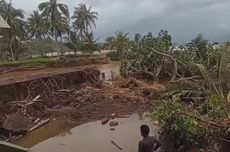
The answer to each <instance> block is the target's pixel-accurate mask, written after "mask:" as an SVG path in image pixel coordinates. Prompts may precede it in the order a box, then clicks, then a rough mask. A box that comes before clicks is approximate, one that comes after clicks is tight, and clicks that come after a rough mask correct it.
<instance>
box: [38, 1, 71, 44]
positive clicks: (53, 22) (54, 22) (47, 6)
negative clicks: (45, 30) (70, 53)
mask: <svg viewBox="0 0 230 152" xmlns="http://www.w3.org/2000/svg"><path fill="white" fill-rule="evenodd" d="M38 8H39V10H40V11H42V16H44V17H45V18H46V19H47V20H48V21H49V24H50V31H51V34H52V36H53V37H55V40H56V41H57V38H58V30H59V31H60V29H61V27H60V26H62V24H61V23H63V20H62V19H63V17H65V18H69V10H68V6H67V5H66V4H62V3H58V2H57V0H50V1H49V2H43V3H40V4H39V6H38ZM60 20H61V22H60ZM65 24H66V23H65ZM67 24H68V23H67Z"/></svg>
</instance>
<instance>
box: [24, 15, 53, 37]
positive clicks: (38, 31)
mask: <svg viewBox="0 0 230 152" xmlns="http://www.w3.org/2000/svg"><path fill="white" fill-rule="evenodd" d="M27 20H28V21H27V32H28V33H29V34H30V37H35V38H36V39H42V36H43V37H45V35H47V34H48V26H49V24H48V22H47V20H46V19H45V18H44V17H42V16H41V15H40V14H39V12H38V11H33V14H30V17H29V18H28V19H27Z"/></svg>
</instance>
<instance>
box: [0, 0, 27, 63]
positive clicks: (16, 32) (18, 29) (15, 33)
mask: <svg viewBox="0 0 230 152" xmlns="http://www.w3.org/2000/svg"><path fill="white" fill-rule="evenodd" d="M0 15H1V16H2V17H3V19H4V20H5V21H6V22H7V23H8V25H9V26H10V27H11V28H10V29H8V30H7V31H6V32H5V35H4V36H5V39H7V41H8V42H9V43H8V47H9V50H10V54H11V58H12V60H13V61H14V59H15V58H14V51H16V50H13V45H14V42H16V41H18V39H19V38H24V37H25V35H26V34H25V29H24V25H25V22H24V21H23V20H22V19H23V18H24V11H23V10H21V9H15V8H14V7H13V6H12V5H11V2H10V3H7V2H6V1H5V0H3V1H1V5H0Z"/></svg>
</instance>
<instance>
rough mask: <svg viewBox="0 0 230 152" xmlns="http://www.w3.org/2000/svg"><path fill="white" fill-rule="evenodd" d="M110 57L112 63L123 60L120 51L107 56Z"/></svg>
mask: <svg viewBox="0 0 230 152" xmlns="http://www.w3.org/2000/svg"><path fill="white" fill-rule="evenodd" d="M106 56H107V57H109V58H110V59H111V60H112V61H120V60H121V52H120V51H112V52H109V53H107V55H106Z"/></svg>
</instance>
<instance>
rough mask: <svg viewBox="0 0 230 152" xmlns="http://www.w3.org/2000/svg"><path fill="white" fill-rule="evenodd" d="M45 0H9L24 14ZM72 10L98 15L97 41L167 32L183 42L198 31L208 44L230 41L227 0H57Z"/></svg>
mask: <svg viewBox="0 0 230 152" xmlns="http://www.w3.org/2000/svg"><path fill="white" fill-rule="evenodd" d="M44 1H46V0H13V5H14V6H15V7H16V8H22V9H24V10H25V12H26V14H29V13H31V12H32V11H33V10H36V9H37V6H38V4H39V3H40V2H44ZM59 2H62V3H65V4H67V5H68V6H69V9H70V11H71V13H72V11H73V7H76V6H78V4H79V3H81V2H82V3H86V4H87V5H89V6H92V9H93V10H94V11H97V12H98V13H99V20H98V22H97V28H96V29H95V30H94V31H95V35H96V37H97V38H100V39H104V38H106V37H108V36H110V35H113V34H114V33H115V32H116V31H118V30H119V31H124V32H128V33H130V36H132V35H133V34H135V33H141V34H146V33H147V32H152V33H153V34H157V33H158V32H159V31H160V30H161V29H167V30H168V31H169V32H170V33H171V34H172V36H173V41H174V42H180V43H181V42H186V41H189V40H191V39H192V38H194V37H195V36H196V35H197V34H198V33H200V32H202V33H204V34H205V36H206V37H207V38H208V39H209V40H210V41H230V11H229V8H230V0H81V1H80V0H59Z"/></svg>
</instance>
